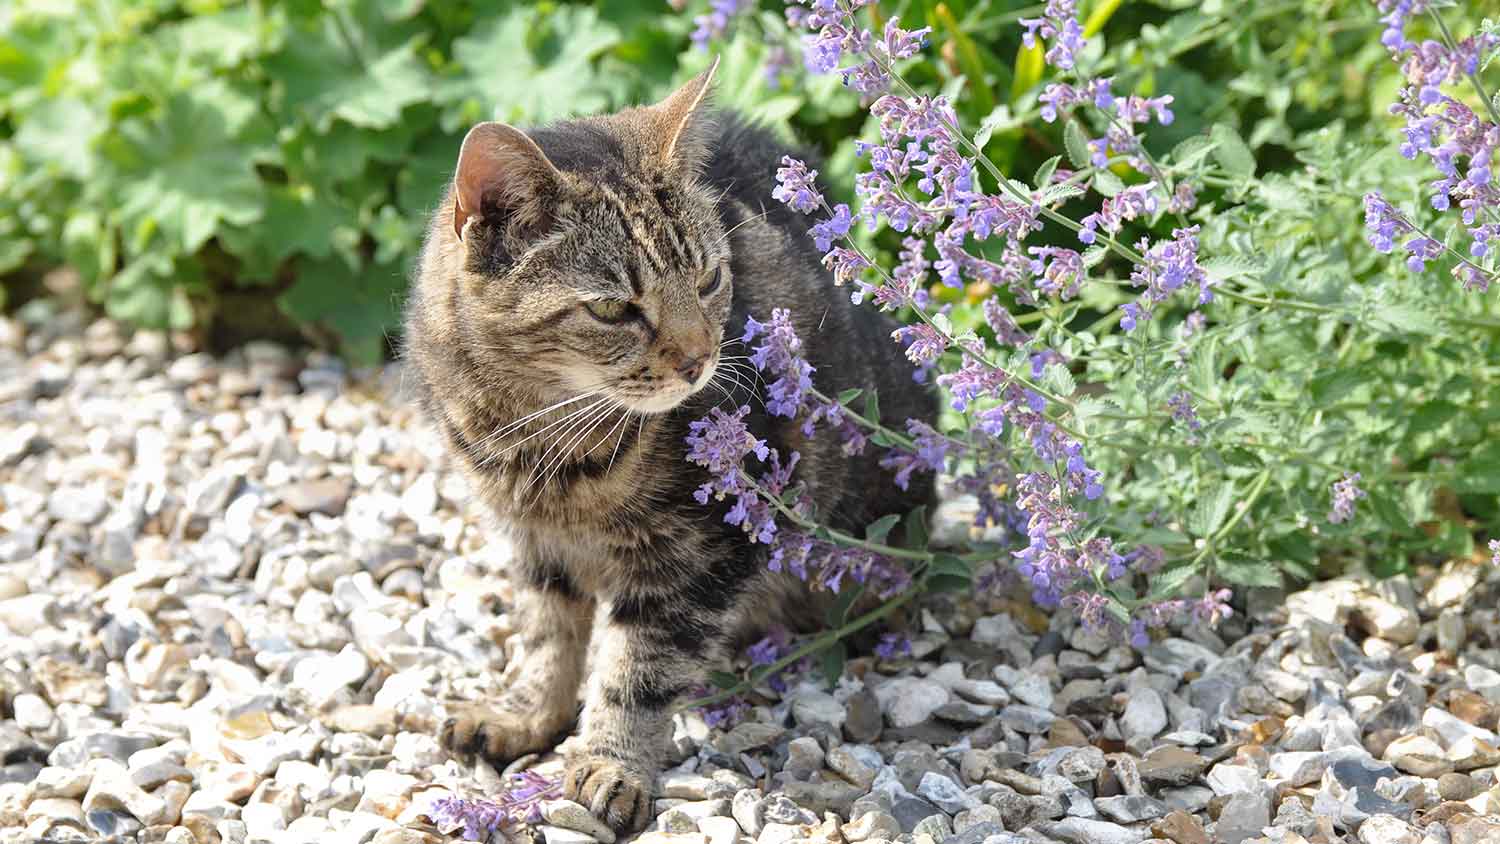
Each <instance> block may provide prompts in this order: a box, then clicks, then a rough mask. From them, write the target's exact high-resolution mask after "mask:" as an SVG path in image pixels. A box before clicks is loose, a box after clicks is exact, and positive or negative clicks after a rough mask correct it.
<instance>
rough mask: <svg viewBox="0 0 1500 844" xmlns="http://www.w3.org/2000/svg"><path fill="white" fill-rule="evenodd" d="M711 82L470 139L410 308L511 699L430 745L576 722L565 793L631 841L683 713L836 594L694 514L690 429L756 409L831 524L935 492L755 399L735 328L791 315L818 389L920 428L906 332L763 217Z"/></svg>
mask: <svg viewBox="0 0 1500 844" xmlns="http://www.w3.org/2000/svg"><path fill="white" fill-rule="evenodd" d="M716 65H717V63H715V66H716ZM713 73H714V69H713V68H712V67H710V68H709V69H708V70H707V71H705V72H703V73H702V74H700V75H699V76H697V77H696V78H695V79H693V80H692V81H690V82H688V83H687V84H686V85H684V86H683V87H681V88H680V89H678V90H677V91H676V92H674V93H673V94H671V95H670V96H668V97H667V98H666V99H665V100H663V101H661V102H660V103H657V104H655V105H651V106H644V107H634V108H628V109H626V110H623V111H621V112H619V113H616V114H612V115H606V116H599V117H587V118H581V119H574V120H568V121H564V122H560V123H556V124H553V125H549V126H544V127H540V128H533V129H529V130H527V131H521V130H519V129H516V128H514V127H511V126H508V125H504V124H501V123H481V124H479V125H476V126H474V127H473V128H472V129H471V130H470V131H469V132H468V134H467V136H466V137H465V138H464V141H463V144H462V146H461V148H460V151H459V156H458V163H457V169H456V172H455V175H454V178H453V182H452V184H451V185H450V186H449V188H448V190H447V193H446V194H445V196H444V198H443V200H442V201H441V203H440V204H439V206H438V208H437V210H436V212H435V214H434V216H433V218H432V220H431V222H430V225H429V227H428V232H427V236H426V241H425V244H424V246H423V250H422V253H421V257H420V259H419V262H418V266H417V269H416V271H415V277H414V281H413V286H412V291H411V294H410V296H409V301H408V306H407V315H406V330H405V356H406V358H407V359H408V362H409V367H408V369H409V371H410V372H411V373H412V374H413V375H414V376H415V379H414V380H415V381H416V383H417V386H418V391H417V392H418V395H419V400H420V402H421V403H422V405H423V406H424V407H425V410H426V412H427V413H428V414H429V416H430V417H431V419H432V420H433V422H434V423H435V425H436V426H437V427H438V428H439V429H440V430H441V432H442V434H443V435H444V437H445V439H446V442H447V444H448V447H449V449H450V451H451V454H452V456H453V458H454V460H455V462H456V463H457V464H458V465H459V466H460V467H462V470H463V471H464V472H465V474H466V475H467V477H468V479H469V481H470V484H471V487H472V489H473V490H474V492H475V494H476V495H477V496H478V497H479V498H480V499H482V500H483V502H484V503H485V504H486V505H487V507H488V509H489V510H491V511H492V512H493V513H494V515H495V516H497V517H498V519H499V521H500V522H501V523H502V524H503V529H505V530H506V531H508V532H509V535H510V538H511V541H512V543H513V546H514V550H515V559H514V560H513V562H512V563H511V566H512V577H513V579H514V581H515V583H516V597H515V612H516V615H517V616H518V618H519V631H520V637H519V638H520V643H521V647H520V649H519V651H520V653H519V654H518V655H516V656H515V657H514V658H513V659H512V662H511V664H510V665H509V666H507V675H506V683H507V687H506V691H505V692H504V693H503V695H502V696H500V697H499V699H497V700H493V701H488V702H485V703H483V704H479V705H472V706H469V707H468V708H466V709H462V710H458V711H457V712H456V713H455V714H454V717H452V718H449V719H448V720H447V721H446V722H445V723H444V724H443V725H442V727H441V729H440V735H439V738H440V741H441V742H442V744H443V745H444V746H445V747H447V748H448V749H449V750H450V751H452V752H455V753H461V754H471V753H478V754H481V755H483V756H485V757H487V758H490V759H492V760H495V761H500V762H503V761H505V760H509V759H512V758H515V757H518V756H520V755H522V754H525V753H530V752H533V751H539V750H544V749H547V748H550V747H552V746H554V745H555V743H556V742H557V740H558V738H559V737H560V736H561V735H562V734H564V733H565V731H566V730H567V729H568V728H569V727H570V726H571V725H572V724H573V722H574V721H575V719H578V720H579V722H580V723H579V726H580V739H579V747H580V748H581V749H579V750H577V751H575V752H572V753H570V754H569V756H568V758H567V759H566V760H565V774H564V777H563V793H564V796H566V797H567V798H569V799H572V800H575V801H577V802H578V803H581V804H582V805H584V806H585V807H587V808H589V810H590V811H592V812H593V814H594V815H596V816H597V817H598V818H599V819H600V820H602V821H604V822H605V823H607V824H609V825H610V826H611V827H612V828H614V829H616V830H619V831H630V830H637V829H640V828H641V827H643V826H644V825H645V824H646V823H647V821H649V820H650V817H651V805H652V801H651V787H652V784H653V782H654V779H655V777H656V775H657V774H658V773H659V771H660V768H661V765H662V764H663V762H664V761H665V757H666V755H667V751H668V749H669V744H670V736H671V714H672V706H673V703H674V702H675V701H677V700H678V699H679V698H681V697H682V696H683V695H684V694H685V693H687V692H689V691H690V690H692V689H693V688H694V687H695V686H698V685H699V684H701V683H702V682H703V681H704V679H705V676H706V673H707V671H708V669H709V668H711V667H714V666H715V664H716V663H721V662H722V661H723V660H725V659H726V658H727V657H728V656H730V655H732V653H734V651H735V649H736V648H738V647H740V646H742V645H744V644H746V643H748V642H750V641H753V639H754V638H755V637H756V636H757V635H758V634H759V632H760V631H764V630H765V629H766V628H767V627H768V625H771V624H783V625H787V626H789V627H792V628H794V629H802V630H807V629H812V628H813V627H815V626H816V624H817V622H818V621H819V620H820V618H821V613H820V611H819V608H820V606H821V605H822V602H823V601H824V600H825V599H826V597H827V593H826V592H821V593H816V594H815V593H812V592H810V590H809V589H808V588H807V586H806V585H805V584H804V583H802V582H800V581H798V580H797V579H796V578H794V577H792V576H791V575H789V574H785V573H773V572H771V571H769V570H768V569H767V566H766V559H767V546H765V545H762V544H754V543H752V542H751V541H750V540H749V539H748V537H747V536H746V534H745V533H744V532H743V531H742V530H741V529H740V528H738V527H735V526H733V525H730V524H727V523H726V522H725V520H724V517H725V514H726V512H727V511H728V508H729V506H730V502H722V501H714V500H710V501H709V503H708V504H707V505H704V504H700V503H699V502H698V501H697V500H695V499H694V496H693V491H694V490H695V489H696V488H697V487H698V486H699V485H701V484H702V483H703V482H704V481H705V480H706V477H707V476H706V474H705V471H704V470H703V469H700V468H698V467H696V466H694V465H692V464H690V463H688V462H686V460H685V459H684V455H685V453H686V446H685V445H684V437H685V436H686V435H687V434H688V432H689V428H688V425H689V422H691V421H693V420H696V419H699V418H700V417H702V416H704V415H705V414H706V413H707V412H708V410H709V409H710V408H712V407H715V406H720V407H723V408H724V409H726V410H733V409H735V408H737V407H739V406H740V405H750V406H752V407H753V408H754V410H753V412H752V414H751V415H750V417H749V424H750V427H751V430H752V431H754V432H755V434H756V436H759V437H765V438H766V440H767V442H768V444H769V445H771V446H772V447H774V448H777V449H779V451H780V453H781V454H782V455H789V454H790V452H791V451H792V450H796V451H798V452H800V453H801V457H802V460H801V463H800V464H799V465H798V467H797V470H796V478H797V479H798V480H800V481H803V482H805V483H806V484H807V485H808V490H809V494H810V495H811V497H812V499H813V500H814V501H815V502H816V503H817V506H818V512H819V513H820V514H822V515H823V516H824V517H826V518H828V519H829V520H831V522H832V523H833V524H835V525H837V526H840V527H843V528H846V529H850V530H855V529H861V528H862V527H863V525H864V524H866V523H868V522H869V521H871V520H873V519H874V518H877V517H879V516H880V515H883V514H887V513H905V512H908V511H909V510H910V509H911V508H913V507H914V506H916V505H919V504H923V503H926V502H927V501H928V500H929V499H930V498H931V497H932V485H931V483H930V481H929V482H926V483H923V482H919V481H917V480H915V479H914V480H913V481H912V483H911V485H910V488H909V489H908V490H905V491H903V490H899V489H897V488H896V486H895V485H894V484H893V483H892V482H891V478H890V476H889V474H887V473H885V472H884V471H883V470H881V469H880V468H879V466H878V456H877V455H876V454H875V453H874V452H875V449H869V450H867V451H866V453H865V454H864V455H862V456H858V457H855V458H852V459H851V458H849V457H846V456H845V455H844V454H843V453H842V452H841V450H840V443H839V442H838V441H837V439H836V438H835V436H834V435H833V434H831V433H828V432H821V431H820V432H819V433H817V434H816V435H814V436H813V437H812V438H810V439H809V438H808V437H806V436H804V435H803V433H802V432H801V430H800V422H796V421H792V420H788V419H785V418H780V417H772V416H769V415H767V414H766V412H765V410H764V406H763V405H761V404H759V400H758V399H757V397H756V394H755V390H754V388H755V387H756V384H754V383H753V382H754V381H755V380H756V378H757V377H758V374H757V373H754V372H753V370H751V369H750V367H749V365H748V364H747V363H746V362H745V361H746V356H747V355H748V354H749V351H748V350H747V349H745V348H744V345H743V344H742V343H740V342H739V338H740V332H741V331H742V330H743V326H744V325H745V320H746V317H747V316H754V317H757V318H759V319H761V320H765V319H767V318H769V316H770V313H771V310H772V308H773V307H786V308H789V309H791V311H792V313H793V315H794V323H795V326H796V329H797V331H798V333H799V336H800V337H801V338H802V340H803V344H804V348H805V352H806V356H807V358H808V360H809V361H810V362H811V363H812V364H813V365H814V366H815V367H817V371H816V375H815V379H816V383H817V386H818V387H819V388H820V389H821V390H823V391H825V392H826V393H828V394H837V393H838V392H840V391H842V390H845V389H849V388H853V387H861V388H867V389H868V388H875V389H877V390H878V394H879V396H880V398H881V401H882V403H883V404H884V405H885V410H886V411H887V414H886V415H887V416H888V417H892V418H897V419H905V418H908V417H916V418H920V419H927V420H928V421H931V420H932V417H933V416H934V415H935V413H936V404H935V402H936V399H935V397H934V396H933V395H932V394H930V393H929V392H928V391H926V390H924V389H922V388H921V387H920V386H919V385H917V384H915V383H913V381H912V378H911V374H910V373H911V368H910V365H909V364H908V363H907V361H906V360H905V358H904V357H903V354H902V351H901V348H900V346H899V345H898V344H896V343H895V342H893V340H892V335H891V332H892V331H893V330H894V329H896V328H897V327H898V325H897V323H896V322H895V321H894V320H893V319H891V318H890V317H888V316H885V315H882V314H880V313H878V312H877V311H875V310H874V309H872V308H868V307H866V308H857V307H855V306H854V305H853V304H852V303H851V302H850V299H849V296H848V291H847V290H845V289H839V288H835V287H834V285H833V284H832V279H831V277H830V275H829V273H828V272H827V271H826V270H825V269H824V268H823V267H822V265H821V263H820V255H819V253H818V252H817V250H816V249H815V248H814V246H813V243H812V241H811V239H810V238H809V237H808V226H809V223H808V221H807V219H806V218H805V217H803V216H802V215H800V214H796V213H794V212H792V211H791V210H789V209H787V208H785V207H783V206H781V205H780V204H779V203H775V202H773V201H771V200H770V194H771V188H772V187H773V186H774V183H773V181H772V174H773V173H774V172H775V169H776V166H777V164H778V162H779V161H780V160H781V157H782V156H783V155H784V154H786V153H787V150H786V149H785V148H784V146H783V145H782V144H781V143H780V142H778V141H777V140H776V138H775V137H774V135H773V134H771V133H770V132H768V131H766V130H765V129H763V128H759V127H756V126H753V125H751V124H750V123H748V122H747V121H745V120H743V119H741V118H739V117H737V116H735V115H734V114H732V113H730V112H728V111H722V110H716V109H714V108H712V107H710V106H709V105H708V102H707V101H708V94H709V92H710V87H711V81H712V77H713ZM590 660H592V663H593V670H592V674H591V676H588V677H587V678H586V677H585V673H586V664H587V663H588V662H589V661H590ZM585 685H586V689H585V693H584V695H583V697H584V703H583V708H582V713H581V716H580V715H579V709H578V698H579V691H580V687H581V686H585Z"/></svg>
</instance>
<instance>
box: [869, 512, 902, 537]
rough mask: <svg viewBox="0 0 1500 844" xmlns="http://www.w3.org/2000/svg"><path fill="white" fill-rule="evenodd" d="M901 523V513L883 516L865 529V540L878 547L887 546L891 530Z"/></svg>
mask: <svg viewBox="0 0 1500 844" xmlns="http://www.w3.org/2000/svg"><path fill="white" fill-rule="evenodd" d="M899 521H901V514H899V513H891V514H889V515H885V516H881V517H880V518H879V519H876V520H875V521H873V522H871V523H870V524H869V526H868V527H866V528H865V540H866V541H868V542H874V543H876V544H877V545H883V544H885V538H886V537H887V536H889V535H890V533H891V528H894V527H895V526H896V523H897V522H899Z"/></svg>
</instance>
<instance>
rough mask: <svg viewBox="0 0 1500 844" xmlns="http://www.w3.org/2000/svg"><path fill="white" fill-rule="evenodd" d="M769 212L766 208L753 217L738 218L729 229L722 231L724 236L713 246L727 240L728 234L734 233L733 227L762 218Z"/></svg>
mask: <svg viewBox="0 0 1500 844" xmlns="http://www.w3.org/2000/svg"><path fill="white" fill-rule="evenodd" d="M770 213H771V211H770V209H766V210H764V211H761V212H760V213H759V214H756V215H755V216H753V217H746V218H745V219H743V220H740V221H739V222H738V223H735V224H734V225H732V226H730V227H729V229H728V230H727V231H725V232H724V236H723V237H721V238H719V241H718V242H717V243H715V244H714V246H722V245H723V244H724V242H725V241H727V240H729V236H730V235H732V234H734V232H735V229H738V228H739V227H740V226H743V225H745V224H746V223H753V222H755V221H756V220H764V219H765V218H766V215H768V214H770Z"/></svg>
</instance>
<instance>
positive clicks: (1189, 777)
mask: <svg viewBox="0 0 1500 844" xmlns="http://www.w3.org/2000/svg"><path fill="white" fill-rule="evenodd" d="M1207 767H1208V760H1207V759H1205V758H1203V757H1202V756H1199V755H1198V754H1196V753H1193V752H1192V751H1190V750H1185V749H1183V748H1181V747H1176V746H1174V745H1163V746H1162V747H1158V748H1156V749H1155V750H1153V751H1151V752H1150V753H1148V754H1146V758H1145V759H1144V760H1142V761H1141V763H1140V765H1139V771H1140V774H1141V778H1142V779H1144V780H1146V781H1147V782H1155V783H1165V784H1167V785H1187V784H1189V783H1191V782H1193V781H1195V780H1197V779H1198V776H1199V775H1200V774H1202V773H1203V770H1204V769H1205V768H1207Z"/></svg>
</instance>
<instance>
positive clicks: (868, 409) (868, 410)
mask: <svg viewBox="0 0 1500 844" xmlns="http://www.w3.org/2000/svg"><path fill="white" fill-rule="evenodd" d="M864 417H865V419H866V420H868V421H869V422H871V423H872V424H875V425H879V424H880V397H879V396H877V395H876V394H875V390H874V389H871V390H870V391H869V392H868V393H865V412H864Z"/></svg>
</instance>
